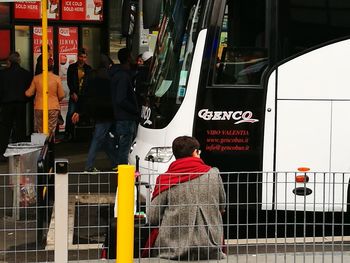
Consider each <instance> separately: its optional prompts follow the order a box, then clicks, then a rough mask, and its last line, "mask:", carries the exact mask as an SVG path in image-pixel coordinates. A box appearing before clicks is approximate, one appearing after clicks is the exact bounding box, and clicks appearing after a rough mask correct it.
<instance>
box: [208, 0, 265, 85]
mask: <svg viewBox="0 0 350 263" xmlns="http://www.w3.org/2000/svg"><path fill="white" fill-rule="evenodd" d="M265 34H266V32H265V1H261V0H240V1H228V4H227V5H226V7H225V14H224V17H223V21H222V23H221V32H220V37H219V47H218V51H217V62H216V63H215V65H216V67H215V70H214V72H215V76H214V83H215V84H235V85H259V84H260V83H261V75H262V73H263V71H264V69H265V68H266V66H267V63H268V58H267V56H268V52H267V51H268V50H267V47H266V42H265Z"/></svg>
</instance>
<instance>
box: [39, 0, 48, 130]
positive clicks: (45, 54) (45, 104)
mask: <svg viewBox="0 0 350 263" xmlns="http://www.w3.org/2000/svg"><path fill="white" fill-rule="evenodd" d="M41 13H42V58H43V61H42V62H43V133H44V134H49V110H48V69H47V66H48V63H47V62H48V49H47V44H48V41H47V0H41Z"/></svg>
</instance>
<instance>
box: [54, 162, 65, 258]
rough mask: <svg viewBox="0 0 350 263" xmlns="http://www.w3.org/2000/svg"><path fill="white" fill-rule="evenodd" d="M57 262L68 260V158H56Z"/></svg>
mask: <svg viewBox="0 0 350 263" xmlns="http://www.w3.org/2000/svg"><path fill="white" fill-rule="evenodd" d="M54 209H55V262H56V263H60V262H68V160H66V159H61V160H55V207H54Z"/></svg>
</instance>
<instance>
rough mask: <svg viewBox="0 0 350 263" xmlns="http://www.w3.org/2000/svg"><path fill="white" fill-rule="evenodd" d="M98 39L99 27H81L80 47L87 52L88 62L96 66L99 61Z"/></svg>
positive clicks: (99, 34)
mask: <svg viewBox="0 0 350 263" xmlns="http://www.w3.org/2000/svg"><path fill="white" fill-rule="evenodd" d="M100 39H101V29H100V28H94V27H83V42H82V47H83V48H85V49H86V50H87V52H88V62H87V63H88V64H89V65H90V66H91V67H93V68H97V66H98V64H99V63H100V61H99V60H100V53H101V48H100Z"/></svg>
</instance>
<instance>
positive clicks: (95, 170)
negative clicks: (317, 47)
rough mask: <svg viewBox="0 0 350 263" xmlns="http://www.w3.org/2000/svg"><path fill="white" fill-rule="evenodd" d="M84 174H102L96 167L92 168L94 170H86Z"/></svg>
mask: <svg viewBox="0 0 350 263" xmlns="http://www.w3.org/2000/svg"><path fill="white" fill-rule="evenodd" d="M84 172H85V173H98V172H100V170H98V169H97V168H96V167H92V168H89V169H86V170H85V171H84Z"/></svg>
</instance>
